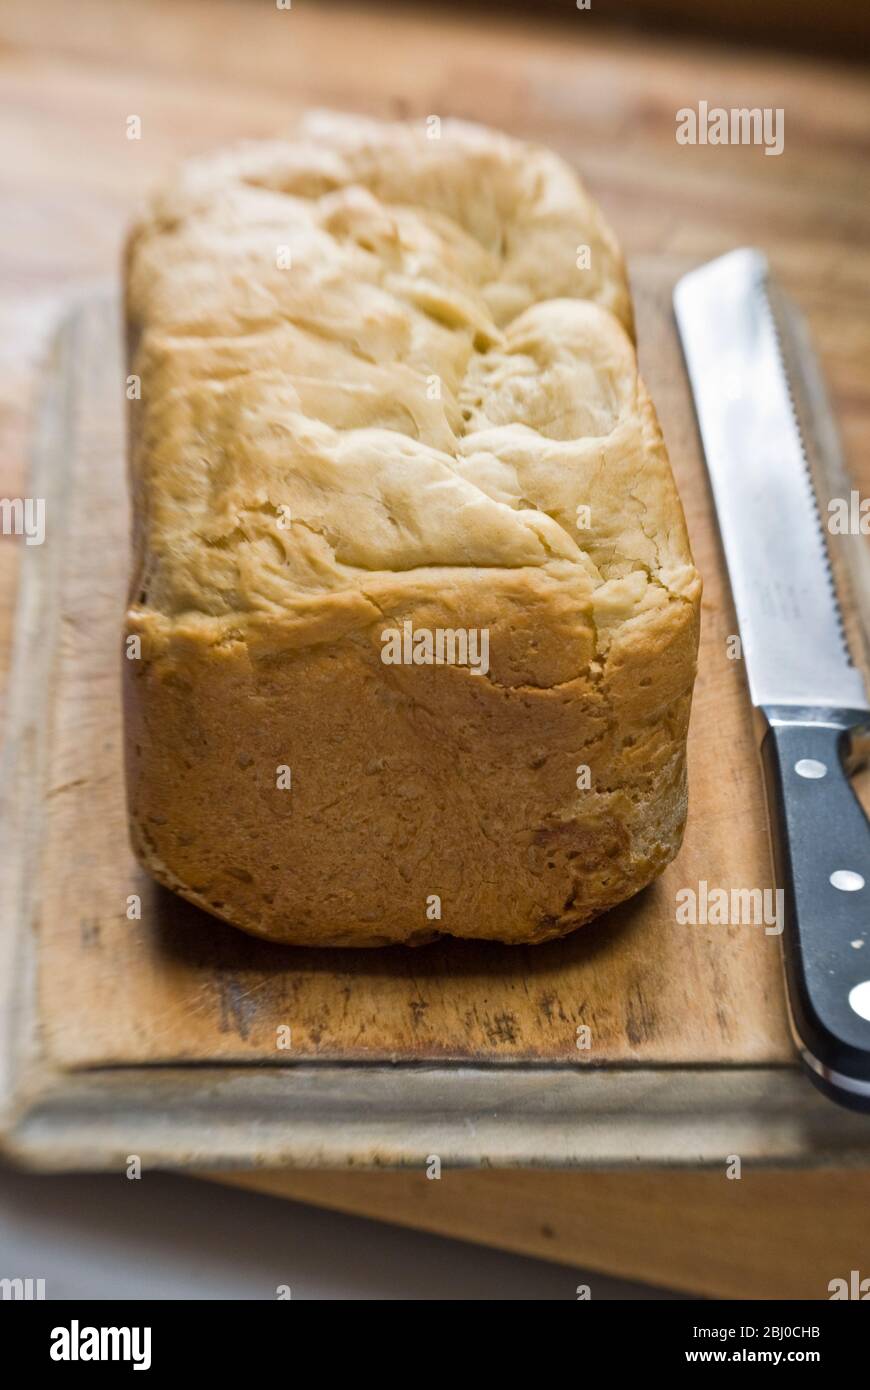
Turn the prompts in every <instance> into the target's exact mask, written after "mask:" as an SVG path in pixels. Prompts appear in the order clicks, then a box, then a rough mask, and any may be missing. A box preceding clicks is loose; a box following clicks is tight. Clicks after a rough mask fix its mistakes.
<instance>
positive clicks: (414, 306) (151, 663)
mask: <svg viewBox="0 0 870 1390" xmlns="http://www.w3.org/2000/svg"><path fill="white" fill-rule="evenodd" d="M126 286H127V310H128V327H129V342H130V366H129V371H130V373H131V375H132V376H133V377H134V378H135V379H136V380H137V381H138V383H139V390H138V392H133V393H132V394H138V396H139V399H137V400H135V401H134V402H133V403H132V410H131V440H130V476H131V490H132V501H133V513H134V550H135V555H134V567H133V579H132V588H131V598H130V606H129V612H128V615H127V636H128V640H127V643H126V656H127V659H126V660H125V661H124V663H123V665H124V669H125V677H126V691H125V708H126V731H127V769H128V793H129V811H130V823H131V834H132V839H133V843H134V846H135V849H136V851H137V853H138V855H139V857H140V859H141V861H142V863H143V864H144V865H145V866H146V868H147V869H148V870H149V871H150V872H151V873H152V874H153V875H154V876H155V877H156V878H157V879H159V880H160V881H161V882H162V883H164V884H166V885H168V886H169V887H170V888H172V889H174V890H176V891H177V892H178V893H181V894H183V895H184V897H186V898H189V899H190V900H191V901H192V902H194V903H196V904H198V905H199V906H200V907H202V908H205V909H206V910H207V911H208V912H211V913H214V914H216V915H217V916H219V917H223V918H225V919H226V920H227V921H228V922H231V923H234V924H235V925H236V926H237V927H241V928H243V929H244V930H245V931H249V932H253V933H256V934H257V935H260V936H264V937H268V938H269V939H270V940H273V941H280V942H295V943H300V944H309V945H331V946H377V945H387V944H390V943H395V942H408V943H413V944H419V943H423V942H425V941H429V940H431V939H432V938H433V937H435V936H438V935H439V934H446V935H449V936H458V937H477V938H485V939H488V940H495V941H504V942H540V941H546V940H548V939H550V938H553V937H557V936H561V935H563V934H564V933H566V932H570V931H573V930H574V929H575V928H576V927H579V926H580V925H581V924H582V923H584V922H587V921H589V919H590V918H592V917H595V916H596V915H597V914H599V913H601V912H603V911H604V910H605V909H607V908H609V907H612V906H613V905H614V904H616V903H619V902H621V901H622V900H623V899H625V898H627V897H628V896H630V895H631V894H633V893H636V892H637V891H638V890H639V889H640V888H643V887H644V885H645V884H648V883H649V882H650V881H651V880H652V879H653V878H654V877H655V876H656V875H657V874H659V873H660V872H661V870H662V869H663V868H664V866H665V865H666V864H667V863H668V862H669V861H670V860H671V859H672V858H673V856H674V854H675V853H676V851H677V849H678V847H679V844H680V840H681V836H682V832H683V826H684V822H685V816H686V772H685V744H686V729H687V723H688V718H689V706H690V701H691V693H692V684H693V679H694V673H695V658H696V646H697V629H698V609H699V592H700V583H699V579H698V576H697V574H696V571H695V569H694V567H693V564H692V558H691V554H690V550H689V545H688V541H687V537H686V530H685V524H684V520H683V514H682V510H681V507H680V503H679V499H678V497H677V493H676V490H675V487H674V482H673V478H672V476H671V471H670V466H669V463H668V458H667V454H666V451H665V447H664V443H663V440H662V435H661V432H660V429H659V425H658V422H657V419H656V415H655V411H654V409H653V406H652V404H651V402H650V399H649V397H648V395H647V393H646V391H645V389H644V386H643V384H642V382H641V381H640V379H639V377H638V373H637V365H636V358H635V351H634V346H633V322H632V310H631V301H630V296H629V293H628V288H627V284H626V277H625V273H624V269H623V264H622V260H621V257H620V254H619V251H618V248H617V246H616V244H615V242H614V239H613V237H612V235H611V233H610V231H609V230H608V228H607V226H606V225H605V223H604V221H603V219H602V217H601V214H600V213H599V212H598V210H597V209H596V207H595V205H594V204H593V203H592V202H591V201H590V199H589V197H588V195H587V194H586V193H585V191H584V189H583V187H582V185H581V184H580V182H579V181H578V179H577V177H576V175H575V174H574V173H573V172H572V170H571V169H570V168H569V167H568V166H567V165H566V164H565V163H564V162H563V161H562V160H560V159H559V158H557V157H556V156H555V155H554V154H551V153H549V152H548V151H546V150H543V149H539V148H535V147H531V146H528V145H525V144H521V143H518V142H516V141H513V140H510V139H508V138H506V137H504V136H502V135H499V134H495V133H493V132H490V131H487V130H483V129H480V128H478V127H475V126H471V125H466V124H463V123H460V122H452V121H446V120H445V121H444V122H443V124H439V123H438V122H437V121H434V120H430V121H429V122H420V123H418V124H408V125H403V124H395V125H394V124H382V123H379V122H375V121H370V120H363V119H360V118H356V117H349V116H348V117H345V116H336V115H331V114H320V113H317V114H314V115H313V116H311V117H309V118H307V119H306V120H305V121H304V122H303V123H302V124H301V126H300V127H299V129H298V130H297V131H296V132H294V133H293V135H292V136H291V137H290V138H288V139H286V140H279V141H274V142H269V143H263V144H251V145H246V146H242V147H241V148H238V149H235V150H233V151H231V152H229V153H227V154H223V155H220V156H217V157H214V158H207V159H202V160H199V161H196V162H193V163H191V164H190V165H188V166H186V167H185V168H184V169H183V170H182V171H181V173H180V175H179V176H178V178H177V179H176V181H175V182H174V183H173V184H172V186H171V187H169V188H168V189H165V190H164V191H163V192H162V193H161V194H160V195H159V196H157V197H156V199H155V200H154V201H153V202H152V204H151V206H150V208H149V210H148V212H147V214H146V215H145V216H144V218H143V219H142V220H141V221H140V222H139V224H138V225H137V226H136V227H135V228H134V230H133V232H132V234H131V237H130V241H129V246H128V254H127V277H126Z"/></svg>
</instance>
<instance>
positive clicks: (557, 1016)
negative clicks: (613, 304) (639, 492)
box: [0, 260, 870, 1168]
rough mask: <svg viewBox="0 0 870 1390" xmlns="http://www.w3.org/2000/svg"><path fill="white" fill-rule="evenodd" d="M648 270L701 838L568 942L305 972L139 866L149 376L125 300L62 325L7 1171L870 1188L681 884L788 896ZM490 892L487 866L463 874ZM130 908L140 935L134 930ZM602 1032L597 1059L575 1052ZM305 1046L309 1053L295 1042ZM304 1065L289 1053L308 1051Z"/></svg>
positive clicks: (35, 593)
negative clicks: (129, 469)
mask: <svg viewBox="0 0 870 1390" xmlns="http://www.w3.org/2000/svg"><path fill="white" fill-rule="evenodd" d="M684 268H685V267H684V266H681V265H679V264H677V263H675V262H662V261H659V260H656V261H646V262H642V263H639V264H637V265H636V266H635V267H633V284H634V290H635V296H636V307H637V318H638V335H639V341H640V344H641V362H642V368H643V370H644V373H645V376H646V378H647V382H648V385H649V387H650V390H651V393H652V396H653V399H654V400H655V401H656V404H657V406H658V409H659V413H660V415H661V418H662V424H663V428H664V432H665V437H666V440H667V442H668V446H669V449H670V452H671V458H672V462H673V466H674V471H675V473H676V476H677V481H678V485H679V487H680V491H681V495H682V498H683V501H684V505H685V508H686V512H687V517H688V522H689V528H690V532H691V536H692V541H693V547H694V551H695V557H696V561H697V563H698V566H699V568H700V569H701V571H702V573H703V575H704V579H705V584H706V591H705V600H704V623H703V637H702V649H701V655H700V663H699V675H698V682H697V686H696V694H695V705H694V714H693V722H692V734H691V747H690V764H689V775H690V817H689V825H688V829H687V833H686V839H685V844H684V846H683V849H682V852H681V854H680V855H679V857H678V859H677V861H676V862H675V863H674V864H673V865H672V866H671V867H670V868H669V869H668V871H667V872H666V873H665V874H664V875H663V876H662V878H661V879H660V880H659V882H658V883H656V884H655V885H654V886H653V887H651V888H650V889H648V890H647V891H646V892H644V893H642V894H640V895H639V896H638V897H637V898H635V899H633V900H632V901H631V902H629V903H627V904H625V905H624V906H623V907H621V908H619V909H617V910H616V911H614V912H612V913H610V914H608V915H607V917H605V918H602V919H600V920H599V921H598V922H596V923H594V924H592V925H590V926H588V927H586V928H583V929H581V930H580V931H579V932H577V933H576V934H575V935H574V936H572V937H569V938H567V939H566V940H563V941H560V942H555V943H552V944H548V945H545V946H540V947H530V948H522V947H497V946H492V945H483V944H471V943H462V942H456V941H447V942H443V943H437V944H435V945H432V946H429V947H424V948H420V949H414V950H409V949H402V948H398V949H392V950H385V951H328V950H324V951H309V950H304V949H300V948H281V947H276V946H271V945H268V944H267V943H263V942H258V941H255V940H253V939H251V938H249V937H247V936H244V935H243V934H241V933H239V932H236V931H234V930H233V929H232V928H230V927H228V926H226V925H224V924H222V923H221V922H219V921H217V920H216V919H213V918H211V917H208V916H207V915H205V914H203V913H201V912H199V911H198V910H197V909H195V908H193V907H192V906H190V905H188V904H186V903H184V902H182V901H181V900H180V899H177V898H175V897H173V896H172V895H171V894H168V893H166V892H165V891H164V890H162V889H159V888H157V887H156V886H155V885H153V884H152V883H151V882H150V881H149V880H148V879H147V878H146V876H145V875H144V874H143V873H142V872H141V871H140V870H139V868H138V867H137V865H136V864H135V862H134V860H133V858H132V855H131V853H130V850H129V848H128V844H127V837H126V821H125V810H124V797H123V779H122V761H121V720H120V708H119V700H118V692H119V668H120V661H121V651H120V641H119V633H120V623H121V613H122V607H123V602H124V595H125V590H126V578H127V528H128V516H127V503H126V496H125V464H124V442H123V407H124V384H125V371H124V365H123V362H122V358H121V348H120V343H121V332H120V325H119V321H118V315H117V308H116V305H115V302H114V300H113V298H112V297H111V295H110V294H107V295H104V296H96V297H93V298H90V299H88V300H86V301H84V302H82V303H81V304H80V305H79V306H78V307H77V308H76V309H75V310H74V311H73V312H72V313H71V314H70V316H69V318H68V319H67V320H66V321H65V323H64V324H63V326H62V327H61V329H60V331H59V333H58V336H57V340H56V343H55V347H54V352H53V357H52V361H51V363H50V365H49V370H48V374H47V378H46V384H45V391H44V395H43V402H42V407H41V411H40V416H39V421H38V431H37V441H36V452H35V459H34V477H33V481H32V485H31V495H34V496H44V497H45V498H46V510H47V518H48V520H47V539H46V541H45V544H44V545H43V546H41V547H32V548H27V549H26V550H25V551H24V553H23V555H22V596H21V609H20V614H19V627H18V636H17V648H16V657H15V664H14V672H13V678H12V684H11V690H10V700H9V737H8V742H7V750H6V764H5V774H4V797H5V807H4V824H3V863H2V870H3V881H4V882H5V884H6V885H7V888H8V889H11V897H10V899H9V905H8V907H7V911H6V912H5V914H4V916H3V921H2V924H0V931H2V937H0V953H2V954H0V971H2V983H3V1023H4V1034H5V1040H4V1045H3V1047H2V1048H0V1055H2V1059H3V1060H2V1062H0V1065H3V1066H4V1073H3V1077H2V1080H3V1101H4V1120H3V1137H2V1140H0V1143H2V1144H3V1146H4V1147H5V1149H6V1151H7V1152H8V1153H9V1154H10V1155H11V1156H13V1157H14V1158H16V1159H18V1160H19V1161H22V1162H27V1163H31V1164H35V1165H41V1166H46V1167H61V1168H62V1167H69V1166H77V1167H82V1166H84V1167H104V1166H112V1165H114V1164H116V1163H118V1162H120V1161H121V1160H122V1158H123V1156H124V1155H126V1154H127V1153H129V1152H136V1153H139V1154H141V1155H142V1156H143V1157H145V1156H146V1155H147V1157H148V1159H149V1160H150V1161H152V1162H157V1163H164V1164H173V1165H190V1166H196V1165H197V1164H207V1165H209V1166H213V1167H235V1168H239V1167H245V1166H248V1165H259V1166H267V1167H274V1166H306V1165H321V1166H329V1165H343V1164H354V1165H362V1166H401V1165H406V1164H416V1163H419V1162H421V1161H422V1160H423V1159H424V1158H425V1156H426V1155H427V1154H429V1153H438V1154H439V1155H440V1156H441V1157H442V1159H443V1160H444V1161H452V1162H458V1163H469V1164H475V1163H491V1164H524V1165H528V1164H551V1165H559V1166H563V1167H570V1166H614V1165H634V1164H636V1163H638V1162H641V1161H643V1162H649V1163H668V1164H681V1165H683V1164H685V1165H689V1164H698V1163H701V1164H718V1163H720V1162H722V1161H723V1157H724V1155H727V1154H729V1153H740V1154H742V1155H743V1156H744V1157H747V1158H749V1157H752V1158H755V1159H758V1160H760V1161H765V1162H771V1163H796V1164H802V1165H808V1166H816V1165H820V1164H830V1163H835V1162H836V1163H839V1164H843V1163H845V1164H850V1163H865V1162H867V1160H868V1157H870V1121H868V1120H867V1119H865V1118H863V1117H861V1116H856V1115H851V1114H849V1113H848V1112H845V1111H841V1110H839V1109H836V1108H835V1107H833V1106H832V1105H831V1104H830V1103H828V1102H826V1101H824V1100H823V1099H822V1098H821V1097H819V1096H818V1095H817V1094H816V1093H815V1092H814V1091H813V1090H812V1088H811V1087H810V1086H809V1084H808V1083H807V1082H806V1081H805V1080H804V1079H803V1078H802V1077H801V1076H800V1075H799V1074H798V1072H797V1069H796V1066H795V1063H794V1056H793V1050H792V1046H791V1043H790V1040H789V1036H788V1030H787V1024H786V1016H785V1009H784V999H783V991H782V984H781V966H780V958H779V942H778V940H777V938H776V937H775V936H772V935H766V934H765V933H764V931H763V929H762V928H760V927H757V926H755V927H754V926H707V925H698V926H686V925H678V924H677V922H676V920H675V894H676V892H677V891H678V889H679V888H681V887H686V886H691V887H695V888H697V886H698V884H699V882H700V881H702V880H704V881H706V882H707V883H708V884H709V885H710V886H711V887H713V886H722V887H726V888H732V887H741V888H762V889H763V888H766V887H770V886H771V874H770V865H769V859H768V848H767V836H766V826H765V814H764V806H763V801H762V795H761V784H760V778H759V772H758V767H757V754H756V748H755V741H754V735H753V731H752V726H751V721H750V717H749V707H748V702H747V698H746V695H745V691H744V686H743V673H742V670H741V665H740V662H739V661H733V660H730V659H729V657H728V654H727V645H726V639H727V637H728V636H729V635H730V634H732V633H734V632H735V631H736V626H735V621H734V617H733V613H732V610H731V604H730V598H729V596H728V590H727V584H726V582H725V577H724V572H723V567H722V562H721V557H720V553H719V547H718V541H717V538H716V533H715V528H714V522H713V517H712V514H711V508H710V501H709V496H708V490H707V485H706V479H705V475H704V470H703V465H702V461H701V458H700V455H699V447H698V442H697V436H696V431H695V425H694V419H693V414H692V409H691V402H690V398H689V394H688V389H687V384H686V380H685V373H684V370H683V365H682V360H681V357H680V353H679V347H678V344H677V341H676V335H675V331H674V327H673V322H672V315H671V310H670V292H671V288H672V285H673V282H674V279H675V278H676V275H677V273H678V272H679V271H680V270H681V269H684ZM470 871H471V872H473V866H471V867H470ZM133 894H137V895H139V896H140V898H141V902H142V915H141V919H139V920H129V919H128V917H127V903H128V900H129V898H130V895H133ZM584 1024H585V1025H588V1027H589V1028H590V1030H591V1046H590V1047H589V1049H588V1050H578V1048H577V1029H578V1026H579V1025H584ZM282 1027H283V1028H289V1029H290V1037H291V1044H292V1045H291V1048H290V1050H289V1051H288V1050H282V1049H279V1047H278V1046H277V1040H278V1038H279V1036H280V1034H279V1030H280V1029H281V1028H282ZM283 1036H285V1037H286V1034H285V1035H283Z"/></svg>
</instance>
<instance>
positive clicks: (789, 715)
mask: <svg viewBox="0 0 870 1390" xmlns="http://www.w3.org/2000/svg"><path fill="white" fill-rule="evenodd" d="M674 309H675V313H676V319H677V326H678V328H679V333H680V338H681V341H682V345H683V352H684V355H685V359H686V365H687V368H688V373H689V379H690V382H691V386H692V393H693V396H694V401H695V412H696V415H697V419H698V426H699V429H700V434H701V440H702V443H703V446H704V453H705V456H706V460H707V469H708V472H709V475H710V482H711V486H712V492H713V499H714V502H715V506H716V513H717V517H718V522H719V530H720V533H721V537H722V544H723V549H724V552H725V560H726V563H727V567H728V574H729V578H730V581H731V591H732V594H733V596H734V606H735V609H736V612H737V622H738V626H739V629H740V639H741V645H742V653H743V657H744V661H745V669H746V676H747V681H748V686H749V695H750V698H751V701H752V705H753V706H754V709H755V711H756V712H757V721H756V722H757V729H758V737H759V747H760V753H761V763H762V769H763V775H764V786H765V793H766V798H767V810H768V823H769V826H770V837H771V846H772V850H773V860H774V868H775V874H776V883H777V887H778V888H780V889H781V890H782V903H783V916H784V921H783V932H782V937H781V940H782V951H783V964H784V966H785V978H786V987H787V997H788V1005H789V1014H790V1022H791V1027H792V1032H793V1034H794V1039H795V1043H796V1046H797V1048H798V1051H799V1053H800V1057H801V1060H802V1062H803V1064H804V1066H805V1068H806V1070H807V1072H808V1073H809V1075H810V1076H811V1078H812V1079H813V1081H814V1082H815V1083H816V1085H818V1086H819V1088H820V1089H821V1090H823V1091H824V1092H825V1093H826V1094H827V1095H828V1096H830V1097H831V1098H832V1099H834V1100H837V1101H840V1102H841V1103H842V1104H845V1105H848V1106H850V1107H851V1108H854V1109H862V1110H870V822H868V819H867V817H866V816H865V814H864V811H863V810H862V808H861V805H860V803H859V801H858V798H857V797H856V796H855V793H854V791H853V789H852V786H851V784H850V781H849V777H848V774H847V771H846V760H847V757H848V755H849V752H850V748H851V747H852V746H853V744H854V742H855V739H856V736H858V735H861V734H863V735H866V733H867V730H868V728H870V704H868V698H867V691H866V688H865V685H864V681H863V679H862V676H861V674H860V672H859V671H858V670H857V668H856V667H855V665H854V664H853V662H852V660H851V657H850V654H849V649H848V645H847V642H846V637H845V632H844V628H843V623H842V619H841V615H840V608H839V603H838V599H837V593H836V589H835V586H834V580H833V575H832V573H831V567H830V558H829V554H828V548H827V544H826V540H825V535H824V531H823V528H822V523H821V518H820V515H819V510H818V505H817V502H816V495H815V490H814V487H813V484H812V479H811V476H810V472H809V468H808V463H807V457H806V454H805V451H804V447H803V443H802V439H801V433H800V428H799V425H798V420H797V416H796V413H795V409H794V405H793V401H792V396H791V392H790V389H789V382H788V378H787V374H786V370H785V367H784V364H783V358H782V353H781V350H780V344H779V340H778V336H777V326H776V320H775V318H774V314H773V312H772V309H771V303H770V296H769V292H768V267H767V262H766V260H765V258H764V256H763V255H762V254H761V253H760V252H759V251H755V250H750V249H746V250H739V251H733V252H731V253H730V254H729V255H727V256H722V257H721V258H720V259H718V260H715V261H712V262H710V264H708V265H704V266H701V267H699V268H698V269H697V270H693V271H691V272H690V273H689V274H688V275H685V276H684V277H683V278H682V279H681V280H680V281H679V283H678V284H677V286H676V288H675V290H674ZM859 543H861V542H859Z"/></svg>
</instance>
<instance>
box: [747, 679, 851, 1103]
mask: <svg viewBox="0 0 870 1390" xmlns="http://www.w3.org/2000/svg"><path fill="white" fill-rule="evenodd" d="M762 713H763V714H764V716H765V718H766V721H767V724H768V728H767V732H766V733H765V735H764V738H763V740H762V744H761V760H762V765H763V767H764V777H765V783H766V788H767V805H768V815H769V819H770V831H771V842H772V846H773V855H774V863H775V867H776V879H777V885H778V887H779V888H781V889H782V894H783V897H782V906H783V933H782V949H783V959H784V964H785V972H786V979H787V983H788V993H789V1004H790V1009H791V1018H792V1024H793V1027H794V1030H795V1033H796V1034H797V1038H796V1041H797V1042H798V1046H799V1048H800V1051H801V1057H802V1060H803V1062H804V1065H805V1066H806V1068H807V1070H808V1071H809V1073H810V1075H811V1076H812V1078H813V1080H814V1081H815V1082H816V1083H817V1084H818V1085H819V1086H820V1087H821V1089H823V1090H824V1091H825V1092H826V1094H828V1095H829V1096H831V1097H832V1098H833V1099H835V1100H839V1101H841V1102H842V1103H844V1104H847V1105H850V1106H852V1107H853V1108H855V1107H857V1108H859V1109H870V821H868V819H867V817H866V816H865V814H864V811H863V810H862V808H861V805H860V803H859V801H858V798H857V797H856V796H855V793H854V791H853V790H852V787H851V784H850V782H849V778H848V776H847V773H846V770H845V766H844V755H845V753H846V750H847V746H848V744H849V742H850V735H852V734H853V733H854V732H855V731H856V730H858V729H859V728H861V727H862V726H863V727H866V726H867V725H868V721H870V714H868V713H867V712H866V711H857V710H830V709H793V708H786V707H781V706H776V707H770V708H765V709H764V710H763V711H762Z"/></svg>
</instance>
